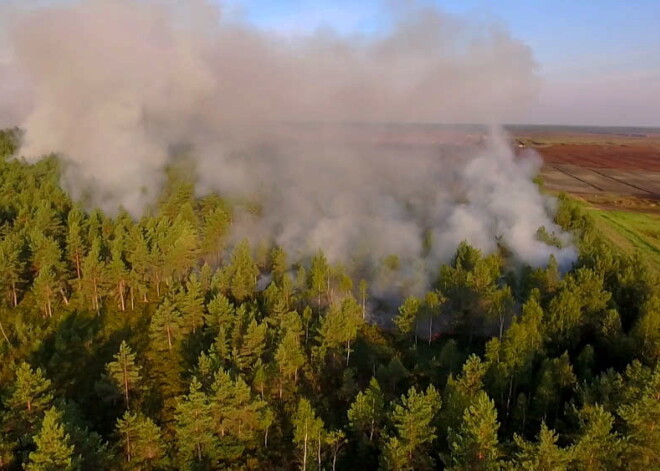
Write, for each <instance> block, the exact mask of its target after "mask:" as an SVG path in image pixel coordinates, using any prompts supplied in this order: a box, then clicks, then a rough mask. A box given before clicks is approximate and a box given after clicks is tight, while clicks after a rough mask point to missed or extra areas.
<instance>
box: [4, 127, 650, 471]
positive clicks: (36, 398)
mask: <svg viewBox="0 0 660 471" xmlns="http://www.w3.org/2000/svg"><path fill="white" fill-rule="evenodd" d="M19 137H20V133H18V132H17V131H15V130H14V131H10V132H1V133H0V154H2V155H3V158H2V159H0V275H1V276H0V360H1V361H0V402H1V404H2V406H1V407H0V467H2V468H3V469H5V468H7V469H20V468H26V469H67V468H68V469H293V468H295V467H299V468H302V469H307V470H312V469H316V470H321V469H326V470H327V469H333V470H334V469H354V468H357V469H360V468H362V469H376V468H377V467H378V466H379V465H380V466H381V467H383V468H384V469H406V470H407V469H415V470H423V469H440V468H443V467H444V468H445V469H446V468H453V469H470V470H472V469H477V470H478V469H536V470H553V471H554V470H563V469H567V470H569V469H570V470H573V469H575V470H582V469H584V470H592V469H594V470H595V469H649V470H651V469H655V468H657V466H658V462H659V460H660V458H659V456H658V449H659V448H660V437H659V436H658V433H659V430H660V429H658V427H657V424H658V423H659V422H660V410H659V408H658V407H659V406H658V404H660V396H658V390H660V383H659V379H658V378H660V375H659V373H658V371H659V370H658V360H659V359H660V291H659V290H660V282H659V280H658V278H657V273H656V272H657V270H654V268H653V267H650V268H649V266H648V265H649V263H648V262H651V264H653V260H654V258H653V257H652V256H651V255H650V252H649V250H650V249H649V250H646V252H644V250H642V253H643V256H642V257H640V256H639V255H637V256H631V255H630V253H632V252H631V250H632V249H631V248H630V247H623V246H622V245H621V244H618V239H616V240H615V239H612V238H611V237H610V236H611V235H612V232H611V231H609V232H608V229H607V227H606V226H604V225H603V224H601V223H602V222H603V221H600V222H599V219H598V218H600V219H603V218H602V217H601V216H600V215H599V214H598V213H595V212H594V211H586V210H585V209H584V207H583V206H581V205H580V204H577V203H575V202H573V201H572V200H570V199H567V198H565V197H561V198H560V199H559V207H558V211H557V215H556V220H557V222H558V223H560V224H561V225H562V226H563V227H564V228H566V229H569V230H572V231H573V233H574V235H575V238H576V243H577V248H578V250H579V254H580V255H579V259H578V260H577V262H576V263H575V265H574V266H573V267H570V268H569V269H567V267H561V269H560V267H559V265H558V263H557V260H555V259H554V258H552V257H550V259H549V260H548V264H547V266H544V267H543V266H542V267H536V268H531V267H525V266H522V267H521V266H520V264H519V262H515V261H513V260H511V259H510V258H509V256H508V255H507V252H506V248H504V247H501V248H500V250H499V251H498V252H497V253H490V254H488V253H483V252H481V251H479V250H477V249H476V248H474V247H471V246H470V245H469V244H468V243H462V244H460V245H459V246H458V247H457V249H456V253H455V256H454V257H453V259H452V260H450V261H449V263H448V264H444V265H441V266H439V267H437V278H436V279H434V280H433V283H432V284H431V286H429V287H428V291H427V292H426V293H422V294H423V296H421V297H419V298H417V297H412V296H409V297H407V298H404V297H403V296H399V297H397V295H398V293H387V295H386V296H382V290H381V288H382V281H383V280H385V281H387V280H392V279H394V277H395V276H398V274H399V273H402V272H403V270H404V269H406V268H407V267H405V266H404V261H403V259H401V258H399V256H398V255H397V254H391V255H388V256H385V257H383V258H381V260H380V265H379V267H378V273H377V274H376V277H377V278H375V279H374V278H372V277H373V275H374V274H373V273H370V272H369V270H367V269H365V267H364V266H363V265H362V262H361V261H360V260H356V261H355V263H349V264H346V265H335V264H333V263H330V261H329V260H328V258H327V257H326V256H325V254H324V253H323V252H322V251H318V252H317V253H315V254H314V255H313V256H312V257H311V258H305V257H301V253H300V252H299V251H296V252H291V253H287V252H286V251H285V250H284V249H283V248H282V247H276V246H273V245H272V244H271V243H270V242H269V241H264V240H259V239H257V238H253V239H251V240H250V242H248V241H247V240H244V241H241V242H238V243H234V242H232V239H231V238H230V237H229V235H230V234H231V231H232V230H233V227H232V219H233V218H234V215H235V214H236V212H237V205H243V206H244V207H247V208H249V207H250V202H245V201H241V202H235V201H229V200H226V199H223V198H221V197H220V196H217V195H211V196H207V197H204V198H201V199H199V198H196V197H195V189H194V185H193V182H192V181H191V178H190V175H191V173H189V172H190V170H191V169H190V168H187V167H186V166H185V165H178V164H177V165H174V166H173V167H172V168H170V169H168V183H167V186H166V188H165V190H164V193H163V195H162V198H161V199H160V201H159V204H158V206H157V207H155V208H152V210H151V211H150V212H149V214H147V215H145V216H144V217H142V218H141V219H140V220H133V219H132V218H131V217H130V216H128V215H127V214H126V213H125V212H121V213H119V214H118V215H116V216H109V215H106V214H104V213H103V212H102V211H100V210H91V211H88V210H87V209H85V208H83V207H78V206H76V205H75V204H74V203H73V202H72V201H71V200H70V199H69V198H68V196H67V195H66V194H65V193H64V192H63V191H62V190H61V188H60V187H59V185H58V180H59V172H60V168H59V162H58V159H57V158H56V157H54V156H53V157H49V158H46V159H43V160H41V161H39V162H37V163H35V164H28V163H27V162H25V161H23V160H17V159H11V158H7V155H8V154H9V153H13V152H14V151H15V149H16V143H17V139H18V138H19ZM257 209H258V211H256V212H259V211H265V209H264V208H257ZM612 218H614V219H615V220H617V222H620V223H621V224H623V225H625V226H626V228H627V229H631V228H634V227H637V228H640V230H641V229H643V231H646V232H644V233H643V234H642V233H640V234H638V235H639V237H640V238H646V239H648V238H649V237H651V236H652V233H653V230H655V229H654V228H653V227H652V225H649V224H647V223H646V222H645V223H644V224H642V223H641V222H640V221H641V219H640V220H639V221H638V218H637V216H634V215H630V216H626V217H625V218H624V217H622V216H619V215H616V214H615V215H612ZM637 222H639V224H636V223H637ZM647 222H648V221H647ZM608 224H609V222H608ZM284 229H286V228H284ZM610 229H611V224H610ZM618 230H619V229H617V231H618ZM634 230H638V229H634ZM619 232H620V233H621V234H623V231H619ZM539 237H540V238H541V239H544V240H546V242H549V243H551V244H557V243H558V240H557V239H556V238H555V237H554V235H553V234H551V233H549V232H548V231H547V230H543V229H540V231H539ZM626 237H628V236H626ZM610 240H613V241H614V242H615V243H614V244H612V243H610ZM630 240H632V236H631V238H630ZM635 240H637V239H635ZM429 243H430V241H429ZM250 244H252V245H250ZM633 245H634V244H633ZM637 245H638V249H643V247H642V245H641V243H639V244H637ZM429 247H430V246H427V247H426V248H425V249H426V250H427V249H428V248H429ZM621 248H623V249H625V250H623V251H621V250H620V249H621ZM633 248H634V247H633ZM647 249H648V248H647ZM622 252H623V253H622ZM626 252H630V253H626ZM268 254H270V257H269V256H268ZM422 256H424V255H423V254H422ZM432 268H436V267H432ZM407 294H409V293H407ZM422 333H423V336H424V337H425V340H426V336H427V335H428V342H426V341H424V342H418V341H417V340H418V339H417V335H419V334H422ZM129 345H130V347H129ZM440 396H442V401H441V400H440ZM441 403H442V407H440V405H441ZM498 417H499V420H498Z"/></svg>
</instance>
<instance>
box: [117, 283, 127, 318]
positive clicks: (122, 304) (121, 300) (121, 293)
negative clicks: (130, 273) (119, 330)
mask: <svg viewBox="0 0 660 471" xmlns="http://www.w3.org/2000/svg"><path fill="white" fill-rule="evenodd" d="M118 291H119V303H120V307H121V310H122V312H123V311H125V310H126V304H125V302H124V282H123V281H120V282H119V286H118Z"/></svg>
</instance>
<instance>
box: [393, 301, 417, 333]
mask: <svg viewBox="0 0 660 471" xmlns="http://www.w3.org/2000/svg"><path fill="white" fill-rule="evenodd" d="M419 308H420V302H419V299H417V298H416V297H414V296H409V297H408V298H406V300H405V301H404V302H403V304H402V305H401V306H400V307H399V314H398V315H397V316H395V317H394V319H393V321H394V325H396V328H397V332H398V333H399V336H400V338H402V339H406V338H408V337H409V336H410V335H411V334H414V335H415V339H416V338H417V334H416V333H415V327H416V325H417V313H418V312H419Z"/></svg>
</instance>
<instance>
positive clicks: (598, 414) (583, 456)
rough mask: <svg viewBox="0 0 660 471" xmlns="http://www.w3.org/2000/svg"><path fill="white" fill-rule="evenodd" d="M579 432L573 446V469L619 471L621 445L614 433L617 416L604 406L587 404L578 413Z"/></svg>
mask: <svg viewBox="0 0 660 471" xmlns="http://www.w3.org/2000/svg"><path fill="white" fill-rule="evenodd" d="M578 418H579V420H580V432H579V436H578V439H577V442H576V443H575V445H574V448H573V453H574V461H573V463H572V465H573V466H572V467H574V468H575V469H578V470H584V471H596V470H601V469H617V467H618V466H619V465H620V463H621V452H622V443H621V440H620V439H619V437H618V436H617V434H615V433H614V432H613V430H612V429H613V426H614V417H613V416H612V414H610V413H609V412H607V411H606V410H604V409H603V407H602V406H600V405H596V406H591V405H587V406H585V407H584V408H583V409H582V410H580V411H579V413H578Z"/></svg>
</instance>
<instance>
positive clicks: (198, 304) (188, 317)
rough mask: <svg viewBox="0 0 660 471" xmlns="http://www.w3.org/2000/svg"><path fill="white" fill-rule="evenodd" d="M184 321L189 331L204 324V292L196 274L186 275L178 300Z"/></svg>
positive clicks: (193, 330)
mask: <svg viewBox="0 0 660 471" xmlns="http://www.w3.org/2000/svg"><path fill="white" fill-rule="evenodd" d="M180 306H181V311H182V314H183V318H184V322H185V323H186V324H187V325H188V326H189V327H188V328H189V329H190V331H191V332H195V331H196V330H197V329H198V328H200V327H201V326H202V325H203V324H204V313H205V310H204V293H203V291H202V284H201V282H200V281H199V278H198V277H197V275H196V274H194V273H192V274H190V276H189V277H188V281H187V283H186V290H185V292H184V294H183V296H182V299H181V301H180Z"/></svg>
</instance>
